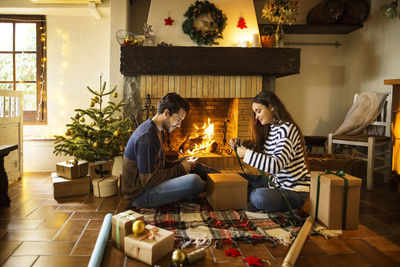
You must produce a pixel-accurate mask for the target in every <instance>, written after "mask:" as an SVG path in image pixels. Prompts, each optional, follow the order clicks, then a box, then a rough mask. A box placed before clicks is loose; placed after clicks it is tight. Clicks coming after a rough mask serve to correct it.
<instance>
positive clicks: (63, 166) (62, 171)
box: [56, 161, 89, 179]
mask: <svg viewBox="0 0 400 267" xmlns="http://www.w3.org/2000/svg"><path fill="white" fill-rule="evenodd" d="M88 168H89V163H88V162H87V161H78V164H77V165H76V166H75V165H73V164H72V163H71V162H69V161H68V163H67V162H59V163H56V171H57V175H58V176H60V177H63V178H67V179H76V178H80V177H85V176H86V175H87V174H88Z"/></svg>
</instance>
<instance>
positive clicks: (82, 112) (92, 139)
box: [54, 77, 133, 179]
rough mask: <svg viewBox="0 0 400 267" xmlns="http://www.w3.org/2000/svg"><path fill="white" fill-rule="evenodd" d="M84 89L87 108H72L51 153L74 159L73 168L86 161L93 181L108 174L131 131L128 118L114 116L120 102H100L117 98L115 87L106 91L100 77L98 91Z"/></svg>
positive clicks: (122, 150) (123, 148) (118, 110)
mask: <svg viewBox="0 0 400 267" xmlns="http://www.w3.org/2000/svg"><path fill="white" fill-rule="evenodd" d="M87 89H88V90H89V91H90V92H91V93H92V94H93V97H92V98H91V101H90V104H89V106H90V107H89V108H88V109H75V112H76V113H75V116H74V117H71V120H72V122H71V123H69V124H67V131H66V132H65V135H63V136H55V137H56V140H55V146H54V153H55V154H56V155H60V154H63V155H67V156H72V157H74V158H75V159H74V160H73V161H72V162H71V163H72V164H73V165H77V164H78V160H84V161H87V162H89V163H90V166H89V172H90V176H91V178H92V179H93V178H98V177H106V176H110V175H111V171H112V166H113V162H114V158H115V157H117V156H120V155H122V154H123V152H124V150H125V145H126V143H127V142H128V139H129V137H130V135H131V133H132V132H133V129H132V123H131V121H130V120H129V119H128V118H125V119H123V118H122V117H121V115H118V116H116V113H119V112H120V111H121V108H122V107H123V106H124V105H125V104H124V103H123V100H121V101H120V102H119V103H117V104H116V103H114V102H112V101H108V102H107V104H106V105H105V103H104V101H105V99H104V98H105V97H108V96H112V97H114V98H117V97H118V94H117V93H116V92H115V90H116V89H117V88H116V87H114V88H113V89H112V90H109V91H108V92H107V91H106V83H105V82H104V83H102V80H101V77H100V89H99V91H95V90H92V89H91V88H90V87H89V86H88V87H87ZM92 166H97V167H94V168H93V167H92ZM96 168H97V169H96ZM98 168H99V169H98Z"/></svg>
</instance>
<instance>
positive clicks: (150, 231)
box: [124, 225, 174, 265]
mask: <svg viewBox="0 0 400 267" xmlns="http://www.w3.org/2000/svg"><path fill="white" fill-rule="evenodd" d="M124 242H125V254H126V255H128V256H129V257H132V258H134V259H137V260H140V261H142V262H144V263H147V264H150V265H153V264H154V263H156V262H157V261H159V260H160V259H161V258H162V257H164V256H165V255H167V254H168V253H169V252H171V251H172V250H173V249H174V233H173V232H171V231H167V230H165V229H162V228H158V227H155V226H152V225H146V230H145V232H144V233H143V234H142V235H138V236H136V235H134V234H131V235H128V236H126V237H125V239H124Z"/></svg>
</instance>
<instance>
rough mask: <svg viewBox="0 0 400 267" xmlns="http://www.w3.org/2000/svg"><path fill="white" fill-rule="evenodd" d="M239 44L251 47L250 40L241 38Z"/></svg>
mask: <svg viewBox="0 0 400 267" xmlns="http://www.w3.org/2000/svg"><path fill="white" fill-rule="evenodd" d="M239 46H240V47H249V46H250V42H249V40H240V41H239Z"/></svg>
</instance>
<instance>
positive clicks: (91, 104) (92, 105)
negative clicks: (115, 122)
mask: <svg viewBox="0 0 400 267" xmlns="http://www.w3.org/2000/svg"><path fill="white" fill-rule="evenodd" d="M94 104H96V103H95V102H94V101H93V100H92V102H90V107H91V108H92V107H94Z"/></svg>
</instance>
